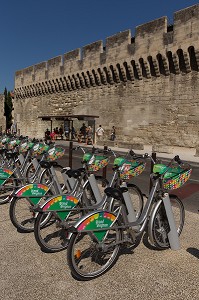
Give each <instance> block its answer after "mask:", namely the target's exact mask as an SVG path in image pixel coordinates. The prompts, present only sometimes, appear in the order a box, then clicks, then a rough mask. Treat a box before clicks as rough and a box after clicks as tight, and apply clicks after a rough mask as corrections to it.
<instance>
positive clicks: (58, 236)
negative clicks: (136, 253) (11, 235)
mask: <svg viewBox="0 0 199 300" xmlns="http://www.w3.org/2000/svg"><path fill="white" fill-rule="evenodd" d="M81 149H82V147H81ZM96 151H98V152H100V151H99V149H93V152H96ZM108 153H111V154H113V156H114V157H115V159H114V173H113V176H112V180H111V182H110V183H108V181H106V180H105V179H103V178H102V177H101V176H94V175H93V172H96V171H99V169H101V168H103V167H105V166H106V165H107V164H108V162H109V158H108V157H107V156H104V155H96V154H94V153H84V155H83V164H84V168H81V169H79V170H69V171H67V174H68V176H69V177H74V178H76V184H75V185H74V188H73V190H72V191H71V193H69V194H67V195H56V196H53V197H50V198H49V199H48V200H47V201H46V202H45V203H44V204H42V205H41V206H40V207H39V208H36V211H38V212H39V213H38V216H37V218H36V221H35V227H34V234H35V239H36V241H37V243H38V244H39V246H40V247H41V249H42V250H43V251H46V252H56V251H60V250H63V249H65V248H66V247H67V243H68V239H67V234H66V230H67V227H68V226H70V224H71V222H73V223H74V221H75V219H78V218H80V216H81V215H82V214H85V213H87V212H88V211H89V210H95V209H97V208H98V209H99V208H100V207H105V206H107V203H108V202H107V196H106V195H104V196H103V194H104V189H105V187H106V186H114V187H115V186H117V187H118V186H120V185H121V184H123V185H124V184H126V183H125V181H124V178H126V179H127V178H128V177H129V175H130V172H132V173H131V176H134V177H135V176H137V175H139V174H141V172H142V171H143V170H144V168H145V163H143V162H142V161H139V162H138V161H136V162H135V161H134V162H131V161H129V160H127V159H126V158H124V157H117V158H116V155H115V153H114V152H113V151H112V150H111V149H109V150H108V151H107V152H106V154H108ZM127 169H128V174H127V171H126V173H125V176H124V174H123V173H124V170H127ZM132 170H133V171H132ZM121 177H122V178H121ZM127 185H128V187H129V191H128V192H126V195H125V196H126V197H128V198H129V199H130V201H132V202H133V210H132V211H131V215H133V214H134V218H132V220H135V219H136V218H138V217H139V215H140V213H141V211H142V208H143V195H142V193H141V191H140V190H139V188H138V187H136V186H135V185H134V184H127ZM88 193H89V195H88ZM110 207H111V208H112V209H113V203H112V202H111V204H110ZM114 207H115V203H114ZM135 207H136V209H135ZM131 208H132V206H131ZM129 209H130V208H129ZM48 212H51V213H52V219H51V220H50V222H49V223H48V224H46V226H41V224H42V222H43V217H45V213H48ZM71 217H72V218H71ZM52 225H54V226H52Z"/></svg>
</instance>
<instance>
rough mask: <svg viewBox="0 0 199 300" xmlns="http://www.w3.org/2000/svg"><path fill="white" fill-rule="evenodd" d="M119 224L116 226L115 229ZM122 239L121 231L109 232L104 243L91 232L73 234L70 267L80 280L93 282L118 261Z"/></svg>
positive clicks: (69, 255)
mask: <svg viewBox="0 0 199 300" xmlns="http://www.w3.org/2000/svg"><path fill="white" fill-rule="evenodd" d="M117 225H118V223H117V222H116V223H115V224H114V227H115V226H117ZM121 239H122V231H121V230H120V229H117V228H116V229H111V230H109V231H108V233H107V235H106V237H105V239H104V240H103V242H99V241H98V240H97V239H96V238H95V237H94V235H93V234H92V233H91V232H78V233H73V234H72V236H71V239H70V241H69V245H68V249H67V260H68V265H69V267H70V269H71V272H72V274H73V276H74V277H75V278H76V279H78V280H91V279H94V278H96V277H98V276H100V275H102V274H104V273H105V272H107V271H108V270H109V269H110V268H111V267H112V266H113V265H114V264H115V262H116V261H117V259H118V256H119V250H120V243H118V242H119V241H121Z"/></svg>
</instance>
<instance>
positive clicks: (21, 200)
mask: <svg viewBox="0 0 199 300" xmlns="http://www.w3.org/2000/svg"><path fill="white" fill-rule="evenodd" d="M64 152H65V150H64V149H63V148H61V147H57V148H56V147H55V148H52V149H50V150H49V151H48V154H49V155H48V156H47V158H48V161H41V162H40V165H41V167H43V168H44V171H43V173H42V175H44V176H45V174H46V170H47V171H48V176H51V179H50V181H49V184H48V185H47V184H43V183H30V184H26V185H24V186H22V187H20V188H19V189H17V190H15V191H14V192H13V193H12V194H11V195H10V198H11V199H10V207H9V215H10V219H11V222H12V224H13V225H14V226H15V227H16V228H17V229H18V230H19V231H21V232H32V231H33V230H34V221H35V217H36V215H35V212H34V211H33V207H34V206H35V205H38V203H40V202H41V201H45V200H46V198H47V197H49V196H50V195H53V193H55V194H59V193H62V188H63V187H62V186H61V185H60V183H59V180H58V178H57V174H56V172H55V169H54V167H55V166H58V163H57V162H56V161H54V160H55V159H58V158H60V157H62V156H63V155H64ZM60 167H61V166H60ZM41 181H42V179H41Z"/></svg>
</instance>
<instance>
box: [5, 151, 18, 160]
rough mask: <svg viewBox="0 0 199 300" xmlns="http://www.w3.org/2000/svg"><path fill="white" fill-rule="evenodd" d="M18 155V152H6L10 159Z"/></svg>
mask: <svg viewBox="0 0 199 300" xmlns="http://www.w3.org/2000/svg"><path fill="white" fill-rule="evenodd" d="M16 156H18V153H17V152H6V158H8V159H10V158H15V157H16Z"/></svg>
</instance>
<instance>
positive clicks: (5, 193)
mask: <svg viewBox="0 0 199 300" xmlns="http://www.w3.org/2000/svg"><path fill="white" fill-rule="evenodd" d="M6 186H7V187H6ZM17 187H18V182H17V180H16V179H15V177H14V176H13V175H11V176H10V178H9V179H7V180H6V182H5V183H4V184H3V185H2V190H1V189H0V205H1V204H5V203H8V202H9V201H10V194H11V193H12V192H13V190H15V189H16V188H17Z"/></svg>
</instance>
